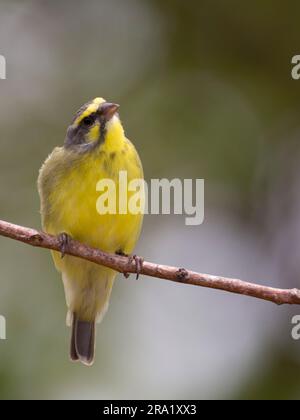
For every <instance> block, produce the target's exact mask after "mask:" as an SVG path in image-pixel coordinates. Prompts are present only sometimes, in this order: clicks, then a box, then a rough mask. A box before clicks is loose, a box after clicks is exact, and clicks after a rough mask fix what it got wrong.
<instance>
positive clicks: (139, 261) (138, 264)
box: [129, 255, 144, 280]
mask: <svg viewBox="0 0 300 420" xmlns="http://www.w3.org/2000/svg"><path fill="white" fill-rule="evenodd" d="M129 261H130V263H132V262H133V261H134V262H135V266H136V280H138V279H139V277H140V274H141V272H142V269H143V264H144V258H142V257H138V256H137V255H131V256H130V257H129Z"/></svg>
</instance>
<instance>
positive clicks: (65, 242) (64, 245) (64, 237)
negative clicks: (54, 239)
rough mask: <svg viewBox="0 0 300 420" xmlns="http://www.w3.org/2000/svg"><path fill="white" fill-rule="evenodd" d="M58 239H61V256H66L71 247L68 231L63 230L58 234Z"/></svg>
mask: <svg viewBox="0 0 300 420" xmlns="http://www.w3.org/2000/svg"><path fill="white" fill-rule="evenodd" d="M58 240H59V248H60V252H61V254H60V257H61V258H64V256H65V255H66V252H67V250H68V247H69V242H70V236H69V235H68V234H67V233H65V232H62V233H60V234H59V235H58Z"/></svg>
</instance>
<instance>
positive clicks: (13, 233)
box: [0, 220, 300, 305]
mask: <svg viewBox="0 0 300 420" xmlns="http://www.w3.org/2000/svg"><path fill="white" fill-rule="evenodd" d="M0 235H1V236H5V237H7V238H11V239H15V240H17V241H21V242H25V243H26V244H29V245H33V246H37V247H40V248H48V249H52V250H55V251H60V248H61V241H60V239H59V238H58V237H56V236H52V235H48V234H46V233H45V232H40V231H38V230H35V229H30V228H27V227H23V226H18V225H14V224H11V223H8V222H5V221H1V220H0ZM66 254H69V255H73V256H74V257H79V258H83V259H85V260H88V261H91V262H94V263H96V264H100V265H104V266H106V267H110V268H112V269H114V270H116V271H118V272H120V273H136V272H137V267H136V261H135V259H133V258H130V257H124V256H119V255H115V254H109V253H107V252H103V251H100V250H99V249H96V248H91V247H89V246H87V245H85V244H82V243H80V242H78V241H75V240H73V239H71V240H70V241H69V242H68V249H67V250H66ZM140 274H144V275H147V276H151V277H157V278H160V279H165V280H171V281H175V282H177V283H183V284H192V285H195V286H201V287H208V288H211V289H218V290H223V291H226V292H231V293H237V294H240V295H246V296H251V297H255V298H258V299H263V300H267V301H270V302H274V303H276V304H278V305H282V304H291V305H292V304H296V305H300V290H298V289H277V288H273V287H267V286H263V285H260V284H254V283H248V282H245V281H242V280H238V279H232V278H226V277H221V276H212V275H209V274H201V273H197V272H194V271H190V270H186V269H184V268H179V267H171V266H167V265H160V264H153V263H151V262H147V261H144V262H143V264H142V267H141V270H140Z"/></svg>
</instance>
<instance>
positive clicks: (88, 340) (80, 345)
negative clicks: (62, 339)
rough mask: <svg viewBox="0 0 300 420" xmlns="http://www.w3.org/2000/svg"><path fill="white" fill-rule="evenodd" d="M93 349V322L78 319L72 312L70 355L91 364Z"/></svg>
mask: <svg viewBox="0 0 300 420" xmlns="http://www.w3.org/2000/svg"><path fill="white" fill-rule="evenodd" d="M94 351H95V322H94V321H92V322H89V321H80V320H79V319H78V318H77V316H76V314H75V313H74V314H73V323H72V337H71V348H70V357H71V360H73V361H77V360H80V361H81V362H82V363H84V364H85V365H92V364H93V361H94Z"/></svg>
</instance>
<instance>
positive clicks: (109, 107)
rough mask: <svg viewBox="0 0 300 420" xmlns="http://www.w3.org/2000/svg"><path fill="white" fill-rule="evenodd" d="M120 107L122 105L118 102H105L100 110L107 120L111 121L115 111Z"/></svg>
mask: <svg viewBox="0 0 300 420" xmlns="http://www.w3.org/2000/svg"><path fill="white" fill-rule="evenodd" d="M119 108H120V105H118V104H112V103H110V102H104V104H102V105H101V108H100V112H101V114H102V115H103V117H104V118H105V120H106V121H109V120H110V119H111V118H112V117H113V116H114V115H115V113H116V112H117V111H118V109H119Z"/></svg>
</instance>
